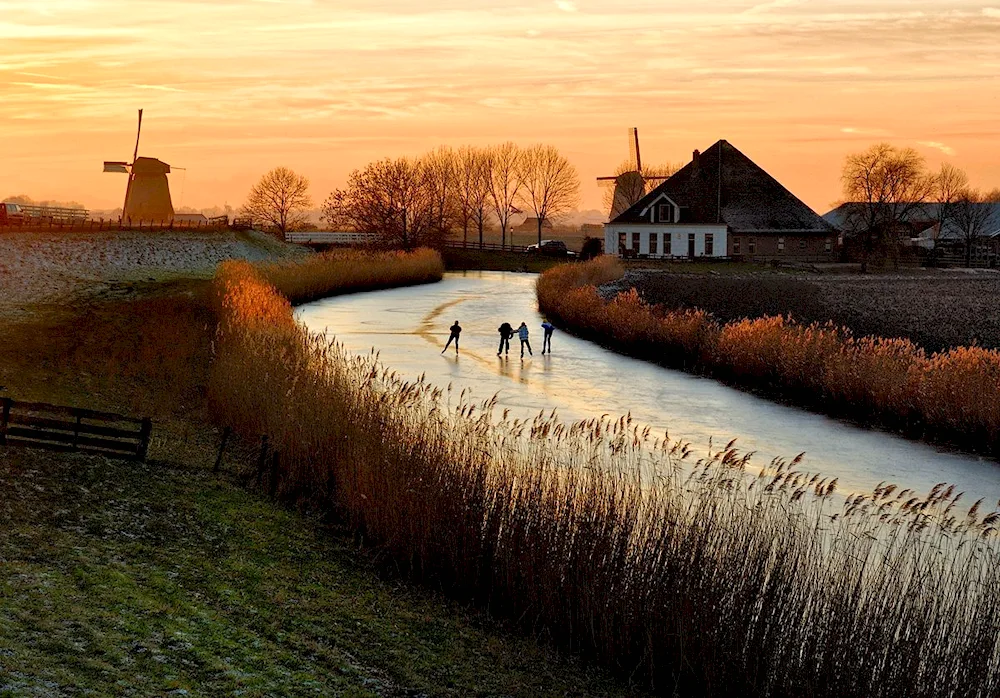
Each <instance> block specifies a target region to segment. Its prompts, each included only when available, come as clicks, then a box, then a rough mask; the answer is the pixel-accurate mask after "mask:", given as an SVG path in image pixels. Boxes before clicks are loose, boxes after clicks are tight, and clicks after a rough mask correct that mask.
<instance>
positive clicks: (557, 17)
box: [0, 0, 1000, 205]
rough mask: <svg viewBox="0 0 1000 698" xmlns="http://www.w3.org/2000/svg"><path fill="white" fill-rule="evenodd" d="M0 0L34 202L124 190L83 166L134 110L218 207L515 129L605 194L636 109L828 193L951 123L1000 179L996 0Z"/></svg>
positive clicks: (9, 109) (664, 152)
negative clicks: (887, 143)
mask: <svg viewBox="0 0 1000 698" xmlns="http://www.w3.org/2000/svg"><path fill="white" fill-rule="evenodd" d="M984 2H988V3H991V4H992V5H993V7H985V8H984V7H983V3H984ZM0 5H2V6H3V7H4V10H5V11H4V12H0V46H2V47H3V48H2V50H0V54H2V55H0V85H2V87H0V89H2V91H3V99H0V132H2V133H3V134H4V136H5V145H4V148H5V150H4V157H3V158H0V180H2V181H5V182H6V181H17V182H19V183H21V184H23V186H20V187H19V188H21V189H24V190H25V191H29V190H32V191H34V189H32V188H33V187H34V188H35V189H37V191H35V193H36V194H38V196H39V198H63V199H65V198H76V199H84V200H86V199H87V197H93V198H94V199H96V200H98V201H100V200H101V199H102V198H108V199H113V200H117V198H118V192H117V189H116V188H115V190H114V191H111V190H110V189H108V188H107V187H108V186H109V185H108V184H107V181H106V180H107V178H100V177H97V178H94V177H91V176H90V175H89V174H85V175H79V176H74V177H71V176H70V174H69V173H71V172H72V171H73V167H77V172H78V173H90V172H91V171H92V167H93V163H94V162H97V161H99V160H101V159H106V158H105V155H106V154H107V153H110V152H116V150H117V149H121V148H124V149H126V150H128V149H129V148H130V147H131V144H130V143H129V142H128V141H129V140H130V139H131V138H132V137H134V124H133V123H131V122H132V121H133V120H134V117H135V109H136V108H138V107H143V108H145V109H146V111H145V118H146V119H147V120H148V127H147V126H146V123H147V122H146V121H144V127H143V128H144V131H143V133H144V135H143V139H144V143H147V141H146V140H145V139H147V137H148V139H149V140H148V143H149V147H150V149H151V152H152V154H154V155H157V154H159V155H162V156H163V158H164V159H165V160H166V161H168V162H170V161H176V162H181V161H183V162H184V163H186V164H187V165H188V167H189V169H188V171H187V175H186V176H187V177H188V180H187V182H188V189H189V190H194V191H198V192H200V194H199V195H203V196H205V197H206V199H208V202H207V203H215V200H218V199H226V198H228V199H229V200H230V201H231V202H232V201H236V200H238V199H240V198H242V196H243V194H244V193H245V186H246V185H247V182H248V181H252V180H253V179H255V178H256V175H258V174H259V172H260V171H262V170H263V171H266V170H267V169H269V168H270V167H272V166H274V165H275V164H286V165H288V166H290V167H298V168H300V169H302V170H303V172H304V174H307V175H309V176H310V178H311V179H312V180H313V181H314V182H315V183H316V186H317V188H318V191H317V192H316V194H317V197H320V198H321V195H322V189H323V188H326V187H331V186H335V185H340V184H341V183H342V182H343V178H344V177H345V176H346V174H347V173H348V172H349V171H350V170H351V169H353V168H354V167H357V166H359V165H361V164H363V163H364V162H365V161H367V160H368V159H371V158H374V157H381V156H384V155H391V154H395V153H405V154H416V153H418V152H420V151H421V150H423V149H424V148H427V147H431V146H434V145H438V144H440V143H442V142H447V143H452V144H455V145H457V144H459V143H466V142H468V143H488V142H492V141H496V140H505V139H508V138H510V139H514V140H519V141H523V142H537V141H539V140H545V141H550V142H552V143H554V144H555V145H557V146H558V147H560V148H562V149H564V150H565V151H566V152H568V153H574V155H573V157H574V162H575V164H577V166H578V167H579V168H580V169H581V179H583V181H584V182H585V188H584V192H583V198H584V203H585V205H595V204H596V201H597V200H599V198H600V192H599V191H598V190H597V187H596V185H594V184H592V183H591V184H586V183H587V182H589V177H590V175H598V174H604V173H605V170H606V169H607V167H608V166H609V163H611V165H612V166H613V164H614V163H616V162H618V161H620V160H621V159H622V157H623V156H624V153H622V152H621V151H622V148H623V138H622V137H620V134H621V133H622V132H623V131H624V129H625V128H626V127H628V126H633V125H636V126H639V127H640V130H642V132H643V150H644V153H645V152H646V151H647V150H648V151H649V157H651V158H654V159H656V160H677V159H682V158H686V157H687V156H688V155H689V153H690V152H691V150H692V149H693V148H695V147H705V146H707V145H710V144H711V143H712V142H714V141H715V140H717V139H718V138H728V139H730V140H731V141H732V142H733V143H735V144H736V145H737V146H738V147H740V148H741V149H743V150H745V152H747V154H748V155H750V156H751V157H754V158H755V159H759V161H760V163H761V164H762V165H763V166H764V167H766V168H767V169H768V170H769V171H772V172H773V173H774V174H775V176H776V177H778V178H779V179H780V180H781V181H782V182H783V183H787V184H788V185H789V186H790V187H791V188H792V190H793V191H794V192H795V193H796V194H798V195H799V196H801V197H803V198H804V199H806V200H807V201H810V202H818V203H817V205H822V204H823V203H825V202H828V201H830V200H831V199H833V198H835V196H836V187H837V176H836V172H837V171H838V170H839V167H840V164H841V163H842V161H843V157H844V155H845V153H847V152H850V150H851V149H853V148H855V147H862V146H863V144H864V142H865V141H874V140H878V139H882V138H886V139H890V140H893V142H908V143H916V142H918V141H920V140H921V139H925V138H936V139H938V140H939V141H942V143H938V141H931V140H925V141H924V142H923V144H922V146H921V147H923V148H937V150H938V151H940V152H942V153H946V152H947V151H946V150H943V149H942V148H947V149H950V150H951V151H952V152H960V153H961V154H962V158H963V159H962V160H961V161H960V162H959V163H958V164H960V165H961V166H963V167H967V168H968V169H969V171H970V176H972V177H973V178H975V176H976V172H979V173H980V178H981V179H983V180H988V181H983V186H987V185H989V186H993V185H994V182H995V180H996V178H997V177H1000V171H998V170H997V169H996V163H997V162H1000V147H996V146H992V145H983V146H982V147H979V146H976V147H973V145H972V143H973V142H974V141H973V139H980V140H981V141H982V142H983V143H984V144H988V143H990V142H991V141H989V139H988V138H986V137H984V136H982V134H985V133H989V132H990V129H991V128H993V127H994V125H995V111H996V105H995V104H994V102H995V99H994V96H995V94H996V74H997V66H998V65H1000V42H997V41H996V35H997V21H998V19H1000V6H998V5H997V3H996V0H949V2H948V3H941V2H940V0H870V1H869V2H865V3H859V2H855V1H853V0H852V1H851V2H847V1H846V0H718V1H717V2H713V3H692V2H690V0H621V2H617V3H603V4H602V3H584V2H581V1H580V0H545V1H541V0H539V1H537V2H534V1H532V2H517V3H495V2H493V3H486V2H461V1H460V0H424V2H421V3H414V2H412V0H378V1H377V2H372V0H337V2H335V3H334V2H319V1H317V0H284V1H281V2H279V1H274V2H264V1H262V2H250V1H249V0H129V2H127V3H126V2H122V0H6V1H5V0H0ZM292 5H294V7H292ZM945 5H946V6H945ZM929 36H933V37H934V41H933V42H932V43H933V47H931V45H930V44H928V40H927V37H929ZM539 37H543V38H539ZM720 46H724V47H725V50H720V49H719V47H720ZM18 71H20V72H21V73H22V74H21V75H18V74H16V73H17V72H18ZM27 73H31V74H27ZM60 86H63V87H60ZM928 104H947V105H949V108H948V109H943V110H942V109H938V110H929V109H927V105H928ZM24 115H32V118H30V119H26V118H24ZM994 130H995V129H994ZM83 133H86V134H88V137H87V138H81V134H83ZM130 133H131V134H132V135H129V134H130ZM123 134H124V135H123ZM147 134H148V135H147ZM927 134H933V136H928V135H927ZM977 134H978V135H977ZM195 143H197V146H195V145H193V144H195ZM929 143H935V144H936V145H927V144H929ZM945 143H946V144H947V145H945ZM939 146H940V147H939ZM153 148H155V149H156V150H155V151H153V150H152V149H153ZM626 153H627V151H626ZM805 161H808V163H809V165H808V167H809V169H808V171H806V170H802V169H797V168H802V167H803V165H802V164H801V163H803V162H805ZM29 163H30V165H31V166H30V167H24V166H22V165H26V164H29ZM74 163H76V164H75V165H74ZM783 168H786V169H783ZM977 168H978V169H977ZM827 170H829V171H830V172H831V173H833V174H831V175H830V177H828V178H826V179H824V178H822V177H819V176H816V175H815V172H817V171H827ZM996 183H1000V182H996ZM831 188H833V191H831V190H830V189H831ZM0 194H2V192H0Z"/></svg>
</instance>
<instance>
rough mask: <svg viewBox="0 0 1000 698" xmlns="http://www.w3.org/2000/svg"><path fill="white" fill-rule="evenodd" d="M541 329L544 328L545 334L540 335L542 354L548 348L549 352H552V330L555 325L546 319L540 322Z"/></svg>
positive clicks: (543, 354)
mask: <svg viewBox="0 0 1000 698" xmlns="http://www.w3.org/2000/svg"><path fill="white" fill-rule="evenodd" d="M542 329H543V330H545V335H544V336H543V337H542V356H545V350H546V349H548V350H549V354H551V353H552V332H553V330H555V329H556V328H555V325H553V324H552V323H551V322H549V321H548V320H546V321H545V322H543V323H542Z"/></svg>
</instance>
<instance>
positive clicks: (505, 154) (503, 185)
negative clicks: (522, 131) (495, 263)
mask: <svg viewBox="0 0 1000 698" xmlns="http://www.w3.org/2000/svg"><path fill="white" fill-rule="evenodd" d="M488 163H489V170H488V171H489V189H490V200H491V203H492V205H493V213H494V214H495V215H496V217H497V221H498V222H499V223H500V245H501V247H503V246H506V244H507V229H508V228H509V226H510V219H511V217H512V216H513V215H514V214H515V213H519V212H520V211H519V210H518V209H517V207H516V206H514V203H515V202H516V201H517V198H518V194H519V193H520V191H521V185H522V182H521V164H520V163H521V149H520V148H519V147H517V145H515V144H514V143H511V142H510V141H507V142H506V143H504V144H502V145H498V146H493V147H492V148H490V149H489V151H488Z"/></svg>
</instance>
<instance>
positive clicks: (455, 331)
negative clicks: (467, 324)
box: [441, 320, 462, 356]
mask: <svg viewBox="0 0 1000 698" xmlns="http://www.w3.org/2000/svg"><path fill="white" fill-rule="evenodd" d="M460 334H462V326H461V325H459V324H458V320H455V324H454V325H452V326H451V336H450V337H448V343H447V344H445V345H444V349H442V350H441V353H442V354H443V353H445V352H446V351H448V347H450V346H451V343H452V341H453V340H454V342H455V356H458V336H459V335H460Z"/></svg>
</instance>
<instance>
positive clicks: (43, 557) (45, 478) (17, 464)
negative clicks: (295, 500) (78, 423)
mask: <svg viewBox="0 0 1000 698" xmlns="http://www.w3.org/2000/svg"><path fill="white" fill-rule="evenodd" d="M209 463H210V461H209ZM207 465H208V464H207V463H205V462H201V463H192V462H187V463H176V462H170V461H162V460H156V461H152V462H150V463H148V464H135V463H127V462H120V461H109V460H105V459H103V458H100V457H88V456H72V455H70V456H66V455H48V454H45V453H37V452H31V451H27V450H25V451H13V450H10V451H5V452H3V453H2V454H0V488H2V490H3V492H4V498H3V505H2V507H0V521H2V526H3V530H4V533H3V535H0V558H2V559H3V561H4V564H3V575H2V576H3V588H2V592H0V695H3V696H11V697H13V696H62V695H120V696H150V695H192V696H221V695H245V696H274V695H320V696H329V695H344V696H415V695H428V696H432V695H433V696H447V695H452V696H471V695H512V696H536V695H547V696H564V695H576V696H585V695H591V696H603V695H623V694H624V693H625V691H624V689H623V688H621V687H616V686H615V685H614V684H613V683H610V682H609V681H608V680H606V679H603V680H602V679H601V677H600V675H598V674H596V673H595V672H594V671H593V670H588V669H587V668H586V667H584V666H582V665H580V664H579V663H575V662H572V661H569V660H566V659H563V658H560V657H558V656H556V655H555V654H554V653H553V652H551V651H548V650H545V649H541V648H540V647H539V646H538V645H536V644H535V643H533V642H532V641H530V640H519V639H515V638H512V637H511V636H510V635H504V634H502V632H501V631H499V630H498V629H497V628H496V626H495V625H494V624H491V623H488V622H487V621H486V619H484V618H483V617H481V616H479V615H477V614H475V613H471V612H469V611H466V610H464V609H463V608H462V607H460V606H458V605H456V604H453V603H448V602H446V601H443V600H441V599H440V598H438V597H436V596H435V595H434V594H432V593H427V592H423V591H419V590H415V589H414V588H413V587H410V586H408V585H406V584H404V583H402V582H395V581H392V577H391V576H389V577H387V576H386V575H384V574H381V573H380V571H379V568H378V567H377V565H376V564H375V562H374V561H373V559H372V557H371V556H370V554H368V553H366V552H363V551H361V550H359V548H358V547H357V546H356V545H355V544H354V543H353V542H352V538H351V536H350V535H349V534H347V533H346V532H344V531H341V530H338V529H335V528H331V527H330V526H328V525H323V524H321V523H319V522H315V521H311V520H309V519H308V518H306V517H303V516H301V515H299V514H296V513H293V512H291V511H287V510H284V509H282V508H280V507H275V506H274V505H272V504H271V503H270V502H268V501H266V500H265V499H264V498H263V497H260V496H258V495H256V494H254V493H252V492H247V491H245V490H244V489H242V488H241V487H240V486H239V485H238V484H237V483H235V482H231V481H230V480H229V479H228V478H227V477H222V478H218V477H214V476H212V474H211V472H210V470H209V468H208V467H206V466H207ZM184 691H186V693H183V692H184Z"/></svg>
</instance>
